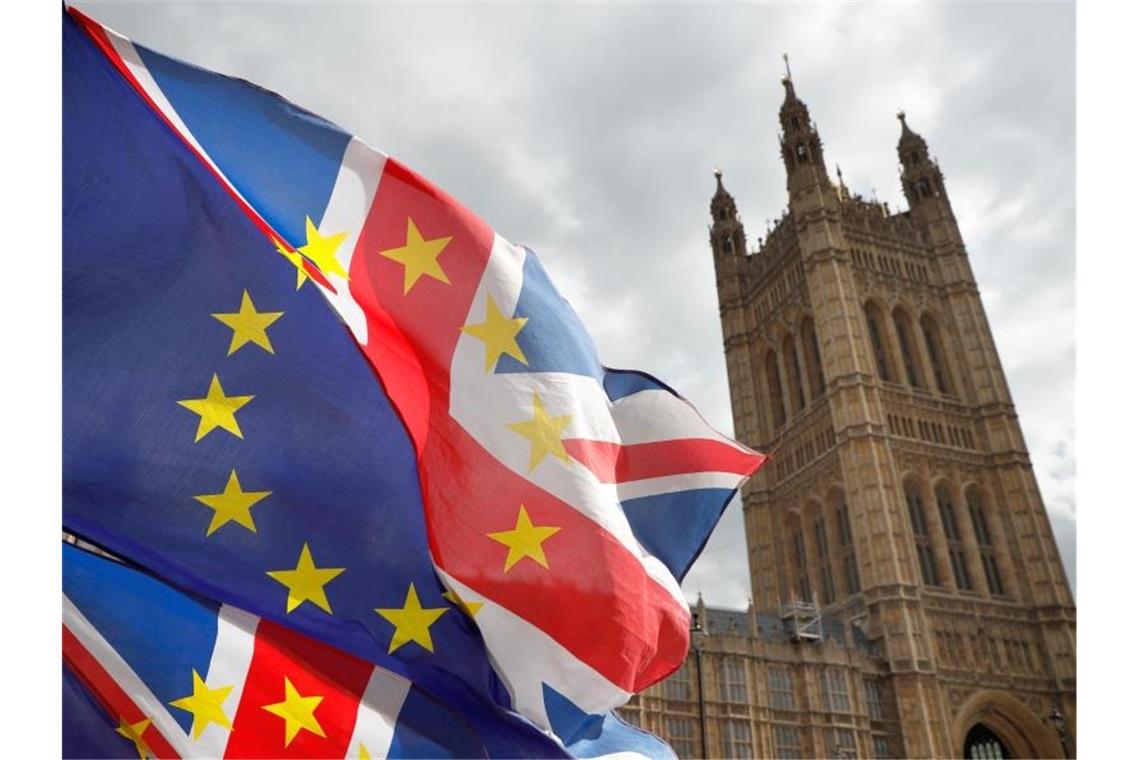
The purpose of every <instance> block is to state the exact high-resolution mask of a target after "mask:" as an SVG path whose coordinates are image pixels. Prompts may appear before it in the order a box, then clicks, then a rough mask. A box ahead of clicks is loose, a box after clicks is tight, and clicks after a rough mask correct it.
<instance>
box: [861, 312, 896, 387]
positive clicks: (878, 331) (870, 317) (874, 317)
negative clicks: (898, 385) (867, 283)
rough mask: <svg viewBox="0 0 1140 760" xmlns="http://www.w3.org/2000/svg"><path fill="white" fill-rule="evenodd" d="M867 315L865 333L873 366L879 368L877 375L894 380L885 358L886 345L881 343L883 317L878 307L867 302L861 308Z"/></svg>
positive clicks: (887, 360)
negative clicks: (869, 339) (868, 339)
mask: <svg viewBox="0 0 1140 760" xmlns="http://www.w3.org/2000/svg"><path fill="white" fill-rule="evenodd" d="M863 311H864V312H865V313H866V315H867V334H868V335H869V336H870V338H871V353H872V354H874V356H875V367H876V368H877V369H878V370H879V377H881V378H882V379H883V380H887V381H890V382H894V379H895V378H894V373H893V372H891V362H890V360H889V359H888V358H887V347H886V345H885V344H884V343H883V319H882V312H880V311H879V307H878V306H876V305H875V304H873V303H870V302H868V303H867V305H866V306H865V307H864V308H863Z"/></svg>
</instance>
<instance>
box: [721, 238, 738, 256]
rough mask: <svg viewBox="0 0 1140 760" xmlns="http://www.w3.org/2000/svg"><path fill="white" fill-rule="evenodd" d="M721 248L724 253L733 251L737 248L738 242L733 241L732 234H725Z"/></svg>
mask: <svg viewBox="0 0 1140 760" xmlns="http://www.w3.org/2000/svg"><path fill="white" fill-rule="evenodd" d="M720 250H721V251H722V252H723V253H733V252H734V251H735V250H736V244H735V243H734V242H733V240H732V238H731V237H730V236H728V235H725V236H724V240H722V241H721V243H720Z"/></svg>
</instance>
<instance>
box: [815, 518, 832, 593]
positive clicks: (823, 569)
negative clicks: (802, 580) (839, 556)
mask: <svg viewBox="0 0 1140 760" xmlns="http://www.w3.org/2000/svg"><path fill="white" fill-rule="evenodd" d="M814 527H815V554H816V560H817V562H818V564H819V590H820V594H822V596H823V603H824V604H831V603H832V602H834V601H835V581H834V580H832V577H831V552H830V551H829V547H828V545H827V523H826V521H825V520H824V518H823V515H822V514H820V515H819V516H818V517H816V518H815V526H814Z"/></svg>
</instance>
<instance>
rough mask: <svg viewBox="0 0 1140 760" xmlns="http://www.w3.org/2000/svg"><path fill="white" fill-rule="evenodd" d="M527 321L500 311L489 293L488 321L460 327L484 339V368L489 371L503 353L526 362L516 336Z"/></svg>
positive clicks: (469, 333) (524, 318)
mask: <svg viewBox="0 0 1140 760" xmlns="http://www.w3.org/2000/svg"><path fill="white" fill-rule="evenodd" d="M526 323H527V318H526V317H516V318H514V319H508V318H507V317H506V316H504V315H503V313H502V312H501V311H499V305H498V304H497V303H495V299H494V298H492V297H491V294H490V293H488V294H487V321H486V322H480V323H479V324H477V325H464V326H463V327H462V328H460V329H461V330H462V331H463V332H465V333H467V334H468V335H473V336H475V337H476V338H478V339H479V340H481V341H483V358H484V361H483V369H484V370H486V371H487V372H490V371H491V368H492V367H494V366H495V362H497V361H498V360H499V357H500V356H502V355H503V354H506V355H508V356H511V357H513V358H515V359H518V360H519V361H520V362H522V363H523V364H526V363H527V361H526V356H524V355H523V352H522V349H521V348H519V343H518V341H517V340H515V338H516V337H517V336H518V334H519V332H520V331H521V330H522V329H523V326H524V325H525V324H526Z"/></svg>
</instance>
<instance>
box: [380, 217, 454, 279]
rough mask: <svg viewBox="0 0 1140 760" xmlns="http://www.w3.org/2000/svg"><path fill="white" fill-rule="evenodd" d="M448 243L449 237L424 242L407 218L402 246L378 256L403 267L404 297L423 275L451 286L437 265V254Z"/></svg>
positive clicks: (381, 252) (418, 230)
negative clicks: (405, 235) (406, 232)
mask: <svg viewBox="0 0 1140 760" xmlns="http://www.w3.org/2000/svg"><path fill="white" fill-rule="evenodd" d="M450 242H451V236H450V235H448V236H447V237H440V238H433V239H431V240H424V238H423V235H421V234H420V229H419V227H417V226H416V223H415V222H413V221H412V218H411V217H410V216H409V217H408V234H407V237H406V239H405V242H404V244H403V245H402V246H400V247H399V248H389V249H388V250H386V251H380V255H381V256H383V257H384V258H386V259H392V260H393V261H398V262H400V263H401V264H403V265H404V295H407V294H408V291H409V290H411V289H412V286H413V285H415V284H416V283H417V282H419V280H420V277H422V276H424V275H425V274H426V275H427V276H428V277H431V278H433V279H436V280H439V281H440V282H442V283H445V284H447V285H450V284H451V280H449V279H447V273H446V272H444V271H443V267H441V266H440V265H439V254H441V253H443V249H444V248H446V247H447V244H448V243H450Z"/></svg>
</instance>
